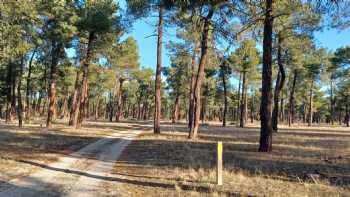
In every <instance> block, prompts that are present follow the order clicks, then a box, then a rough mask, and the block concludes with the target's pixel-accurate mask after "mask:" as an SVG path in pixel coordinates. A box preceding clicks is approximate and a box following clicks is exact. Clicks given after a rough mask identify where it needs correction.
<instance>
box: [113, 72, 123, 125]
mask: <svg viewBox="0 0 350 197" xmlns="http://www.w3.org/2000/svg"><path fill="white" fill-rule="evenodd" d="M123 82H124V79H123V78H120V79H119V91H118V98H117V113H116V116H115V121H116V122H119V119H120V116H121V115H122V95H123Z"/></svg>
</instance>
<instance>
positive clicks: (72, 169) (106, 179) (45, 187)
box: [0, 131, 141, 197]
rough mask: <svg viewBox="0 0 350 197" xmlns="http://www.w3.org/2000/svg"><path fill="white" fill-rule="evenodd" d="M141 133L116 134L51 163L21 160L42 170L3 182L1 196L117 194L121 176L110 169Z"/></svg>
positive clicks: (75, 196)
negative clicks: (112, 173)
mask: <svg viewBox="0 0 350 197" xmlns="http://www.w3.org/2000/svg"><path fill="white" fill-rule="evenodd" d="M140 133H141V131H124V132H118V133H115V134H114V135H112V136H109V137H106V138H104V139H101V140H98V141H96V142H94V143H92V144H89V145H87V146H86V147H84V148H82V149H80V150H79V151H77V152H75V153H72V154H70V155H68V156H64V157H61V158H60V159H59V160H58V161H57V162H55V163H52V164H41V163H34V162H30V161H21V162H23V163H27V164H28V165H34V166H39V167H40V168H41V170H39V171H37V172H35V173H33V174H31V175H29V176H26V177H22V178H19V179H14V180H11V181H9V182H8V183H6V184H5V185H2V186H1V188H0V197H3V196H4V197H24V196H25V197H27V196H35V197H37V196H45V197H47V196H72V197H73V196H74V197H79V196H84V197H85V196H94V197H96V196H116V195H118V194H117V193H118V190H117V184H118V180H120V178H118V177H117V176H115V175H111V171H112V169H113V166H114V164H115V162H116V160H117V159H118V157H119V155H120V154H121V152H122V150H123V149H124V148H125V147H126V146H127V145H128V144H129V143H130V141H131V140H132V139H133V138H134V137H136V136H137V135H138V134H140ZM111 187H113V189H112V190H111V189H109V188H111Z"/></svg>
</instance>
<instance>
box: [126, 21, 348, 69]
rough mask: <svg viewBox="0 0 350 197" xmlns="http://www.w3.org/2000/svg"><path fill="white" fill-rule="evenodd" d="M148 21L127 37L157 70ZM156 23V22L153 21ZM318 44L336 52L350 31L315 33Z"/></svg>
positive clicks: (165, 61) (144, 62)
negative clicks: (134, 40) (130, 37)
mask: <svg viewBox="0 0 350 197" xmlns="http://www.w3.org/2000/svg"><path fill="white" fill-rule="evenodd" d="M146 21H147V19H144V20H139V21H137V22H136V23H135V24H134V25H133V28H132V29H131V30H130V32H129V33H128V34H127V35H125V36H133V37H134V38H135V39H136V40H137V43H138V45H139V54H140V63H141V66H145V67H150V68H153V69H154V68H155V66H156V60H157V58H156V47H157V40H156V37H155V36H153V37H148V36H150V35H152V34H154V33H155V27H154V26H153V25H154V24H152V22H146ZM153 23H155V21H153ZM315 38H316V43H317V45H318V46H320V47H326V48H328V49H331V50H335V49H337V48H339V47H342V46H347V45H350V29H349V28H348V29H346V30H343V31H339V30H337V29H329V30H323V31H322V32H315ZM174 39H176V38H175V30H174V29H167V30H166V32H165V35H164V44H163V66H168V65H169V64H170V59H169V56H168V51H167V49H166V47H165V46H164V45H165V44H166V43H167V42H168V41H169V40H174Z"/></svg>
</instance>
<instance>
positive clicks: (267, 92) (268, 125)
mask: <svg viewBox="0 0 350 197" xmlns="http://www.w3.org/2000/svg"><path fill="white" fill-rule="evenodd" d="M265 6H266V7H265V19H264V38H263V69H262V87H261V105H260V116H261V128H260V146H259V151H260V152H270V151H272V131H273V130H272V119H271V112H272V88H271V85H272V29H273V19H274V18H273V16H272V7H273V0H266V1H265Z"/></svg>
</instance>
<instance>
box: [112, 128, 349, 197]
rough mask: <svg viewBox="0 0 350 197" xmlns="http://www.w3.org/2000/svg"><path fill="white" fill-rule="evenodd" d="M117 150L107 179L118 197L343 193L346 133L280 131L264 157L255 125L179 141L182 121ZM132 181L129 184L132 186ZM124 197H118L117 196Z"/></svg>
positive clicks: (346, 177)
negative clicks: (219, 163)
mask: <svg viewBox="0 0 350 197" xmlns="http://www.w3.org/2000/svg"><path fill="white" fill-rule="evenodd" d="M162 125H163V126H162V128H161V131H162V134H161V135H153V134H152V133H151V132H148V133H143V134H142V135H140V136H139V138H138V139H136V140H133V141H132V142H131V144H130V145H129V146H128V147H127V148H126V149H125V150H124V152H123V154H122V155H121V157H120V159H119V160H118V162H117V164H116V165H115V170H114V172H115V175H122V176H124V177H126V178H128V179H130V182H126V183H122V184H121V187H120V188H121V189H122V193H121V194H125V196H350V129H349V128H345V127H311V128H308V127H302V126H299V127H294V128H287V127H283V126H282V128H281V129H280V131H279V132H278V133H275V134H274V138H273V151H272V153H259V152H257V149H258V140H259V129H258V128H257V127H256V126H255V125H248V127H247V128H244V129H242V128H237V127H236V126H233V125H230V126H227V127H225V128H223V127H221V126H220V125H218V124H210V125H206V126H202V127H201V128H200V131H199V139H198V140H188V139H187V128H186V125H185V124H170V123H169V124H165V123H163V124H162ZM217 141H223V147H224V148H223V150H224V151H223V161H224V171H223V182H224V184H223V185H222V186H217V185H216V184H215V183H216V143H217ZM133 181H134V182H133ZM122 196H124V195H122Z"/></svg>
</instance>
